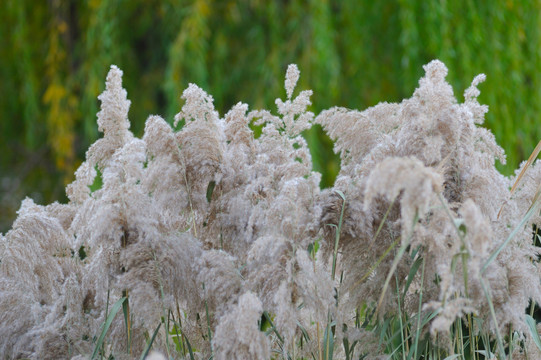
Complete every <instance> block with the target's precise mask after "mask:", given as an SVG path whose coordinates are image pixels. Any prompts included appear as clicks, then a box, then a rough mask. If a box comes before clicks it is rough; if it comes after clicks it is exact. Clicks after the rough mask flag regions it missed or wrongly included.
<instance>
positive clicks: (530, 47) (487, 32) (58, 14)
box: [0, 0, 541, 232]
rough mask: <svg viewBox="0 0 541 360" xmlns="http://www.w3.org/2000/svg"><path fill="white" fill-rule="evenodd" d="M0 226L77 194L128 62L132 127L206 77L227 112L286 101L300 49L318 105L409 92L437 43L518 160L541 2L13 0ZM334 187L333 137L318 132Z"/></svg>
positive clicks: (540, 78) (535, 134) (2, 83)
mask: <svg viewBox="0 0 541 360" xmlns="http://www.w3.org/2000/svg"><path fill="white" fill-rule="evenodd" d="M0 43H1V46H0V94H1V96H0V232H5V231H7V230H8V229H9V228H10V227H11V223H12V221H13V219H14V217H15V211H16V210H17V209H18V207H19V205H20V201H21V199H23V198H24V197H25V196H30V197H32V198H34V199H35V201H36V202H37V203H42V204H45V203H50V202H52V201H54V200H58V201H65V200H66V198H65V194H64V186H65V184H66V183H67V182H70V181H71V180H72V178H73V171H74V169H76V167H77V166H78V164H80V162H81V161H82V159H83V158H84V152H85V150H86V149H87V147H88V145H89V144H91V143H92V142H93V141H94V140H96V139H97V138H98V137H99V134H98V131H97V125H96V122H95V121H96V112H97V111H98V110H99V102H98V101H97V99H96V97H97V96H98V94H100V93H101V92H102V91H103V89H104V81H105V75H106V73H107V71H108V69H109V66H110V65H111V64H116V65H118V66H119V67H120V68H121V69H123V71H124V87H125V88H126V89H127V91H128V97H129V99H130V100H131V101H132V106H131V109H130V115H129V116H130V121H131V123H132V130H133V131H134V133H135V134H136V135H138V136H140V135H141V134H142V130H143V128H144V122H145V119H146V118H147V116H148V115H149V114H160V115H162V116H164V117H165V118H166V119H167V120H168V121H171V122H172V120H173V116H174V114H175V113H177V112H178V111H179V109H180V107H181V105H182V103H181V101H180V95H181V93H182V90H183V89H184V88H186V87H187V85H188V83H190V82H193V83H196V84H198V85H199V86H200V87H202V88H203V89H205V90H206V91H207V92H209V93H210V94H212V95H213V96H214V100H215V106H216V108H217V109H218V110H219V111H220V113H221V114H222V115H223V114H224V113H225V112H226V111H227V110H228V109H229V108H230V107H231V106H232V105H233V104H235V103H237V102H238V101H243V102H245V103H248V104H249V105H250V107H251V108H252V109H254V108H263V107H265V108H268V109H275V106H274V99H275V98H276V97H282V98H283V97H285V91H284V89H283V80H284V74H285V70H286V68H287V65H288V64H289V63H297V64H298V65H299V68H300V70H301V80H300V83H299V87H300V88H301V89H313V90H314V96H313V97H312V100H313V107H312V110H313V111H314V112H316V113H317V112H319V111H320V110H322V109H324V108H328V107H331V106H345V107H348V108H358V109H364V108H366V107H368V106H372V105H375V104H377V103H378V102H380V101H389V102H395V101H400V100H401V99H402V98H404V97H409V96H411V94H412V92H413V90H414V89H415V88H416V86H417V81H418V79H419V77H420V76H422V75H423V69H422V65H423V64H425V63H427V62H428V61H430V60H432V59H434V58H439V59H440V60H442V61H444V62H445V64H446V65H447V66H448V68H449V76H448V80H449V81H450V83H451V84H452V85H453V86H454V89H455V95H456V96H457V98H458V99H459V101H462V100H463V97H462V93H463V91H464V89H465V88H467V87H468V86H469V83H470V82H471V80H472V78H473V77H474V76H475V75H476V74H478V73H481V72H483V73H485V74H486V75H487V81H486V82H485V83H484V84H482V85H481V86H480V89H481V96H480V101H481V102H482V103H485V104H488V105H489V107H490V112H489V114H488V116H487V121H486V126H488V127H489V128H491V129H492V130H493V132H494V134H495V136H496V138H497V140H498V142H499V143H500V144H501V145H502V146H503V147H504V149H505V150H506V152H507V154H508V164H507V165H505V166H502V165H499V168H500V170H501V171H503V172H505V173H506V174H509V173H511V172H512V170H513V169H514V168H516V167H517V165H518V164H519V162H520V161H521V160H522V159H525V158H527V157H528V155H529V153H530V152H531V151H532V150H533V148H534V146H535V144H536V143H537V141H538V140H539V139H540V138H541V126H540V124H541V122H540V121H539V118H540V115H541V86H540V85H541V71H540V70H541V58H540V56H541V53H540V51H541V3H540V2H538V1H511V0H507V1H501V0H493V1H475V0H452V1H451V0H447V1H445V0H441V1H426V0H389V1H368V0H366V1H355V0H350V1H344V0H342V1H340V0H335V1H328V0H305V1H295V0H289V1H287V0H271V1H263V0H240V1H226V0H189V1H188V0H159V1H157V0H114V1H102V0H90V1H68V0H65V1H60V0H48V1H45V0H43V1H33V0H3V1H0ZM306 136H307V138H308V139H309V142H310V144H311V149H312V151H313V157H314V162H315V166H316V169H317V170H319V171H321V172H323V174H324V177H323V183H322V186H329V185H330V184H331V183H332V181H333V178H334V176H335V174H336V171H337V170H338V168H339V163H338V160H337V159H336V158H335V157H334V156H333V155H332V144H330V142H329V140H328V139H327V138H326V137H325V136H324V135H323V134H322V132H321V129H318V128H315V129H313V130H311V131H310V132H309V133H307V134H306Z"/></svg>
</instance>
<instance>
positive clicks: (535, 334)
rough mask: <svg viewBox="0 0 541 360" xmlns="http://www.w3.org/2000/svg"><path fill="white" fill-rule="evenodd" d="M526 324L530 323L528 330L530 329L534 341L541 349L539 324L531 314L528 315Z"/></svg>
mask: <svg viewBox="0 0 541 360" xmlns="http://www.w3.org/2000/svg"><path fill="white" fill-rule="evenodd" d="M526 324H527V325H528V330H530V334H531V335H532V340H533V342H534V343H535V345H536V346H537V348H538V349H539V350H541V338H540V337H539V333H538V332H537V324H536V323H535V319H534V318H533V317H531V316H530V315H526Z"/></svg>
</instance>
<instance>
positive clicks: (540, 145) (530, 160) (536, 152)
mask: <svg viewBox="0 0 541 360" xmlns="http://www.w3.org/2000/svg"><path fill="white" fill-rule="evenodd" d="M539 152H541V140H540V141H539V143H538V144H537V146H536V147H535V149H534V150H533V151H532V153H531V155H530V157H529V158H528V161H526V164H525V165H524V167H523V168H522V170H521V171H520V173H519V174H518V176H517V179H516V180H515V183H514V184H513V186H512V187H511V191H510V193H509V196H511V195H513V194H514V192H515V190H516V189H517V186H518V184H519V183H520V180H522V177H523V176H524V174H525V173H526V170H527V169H528V168H529V167H530V165H532V163H533V161H534V160H535V159H536V158H537V156H538V155H539ZM503 206H504V205H502V207H501V208H500V211H498V219H499V218H500V215H501V213H502V210H503Z"/></svg>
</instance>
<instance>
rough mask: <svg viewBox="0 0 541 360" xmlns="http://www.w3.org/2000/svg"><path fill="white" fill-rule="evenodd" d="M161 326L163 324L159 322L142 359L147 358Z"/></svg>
mask: <svg viewBox="0 0 541 360" xmlns="http://www.w3.org/2000/svg"><path fill="white" fill-rule="evenodd" d="M161 326H162V323H159V324H158V327H157V328H156V330H154V334H152V337H151V338H150V340H149V341H148V344H147V346H146V347H145V351H143V354H142V355H141V360H145V358H146V357H147V355H148V353H149V351H150V349H151V348H152V344H153V343H154V339H156V335H158V330H160V327H161Z"/></svg>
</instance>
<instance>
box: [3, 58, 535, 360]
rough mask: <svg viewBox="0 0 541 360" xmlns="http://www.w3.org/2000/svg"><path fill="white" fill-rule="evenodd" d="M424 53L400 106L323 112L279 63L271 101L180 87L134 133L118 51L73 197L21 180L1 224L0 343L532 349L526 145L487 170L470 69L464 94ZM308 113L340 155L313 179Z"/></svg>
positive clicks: (491, 146)
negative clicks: (222, 108)
mask: <svg viewBox="0 0 541 360" xmlns="http://www.w3.org/2000/svg"><path fill="white" fill-rule="evenodd" d="M424 69H425V76H424V77H423V78H422V79H421V80H420V81H419V87H418V89H417V90H415V92H414V94H413V96H412V97H411V98H409V99H406V100H404V101H402V102H401V103H399V104H388V103H381V104H379V105H377V106H375V107H373V108H369V109H367V110H364V111H357V110H349V109H343V108H331V109H329V110H325V111H323V112H321V113H320V114H319V115H317V116H315V115H314V114H313V113H311V112H310V111H308V109H309V107H310V105H311V102H310V96H311V95H312V92H311V91H301V92H299V93H298V94H296V95H295V87H296V83H297V81H298V79H299V76H300V72H299V70H298V68H297V67H296V66H295V65H290V66H289V67H288V69H287V73H286V79H285V89H286V95H287V98H286V99H285V100H281V99H278V100H276V105H277V113H272V112H270V111H267V110H257V111H248V106H247V105H246V104H242V103H238V104H237V105H235V106H234V107H233V108H232V109H231V110H230V111H229V112H228V113H227V114H225V116H224V117H220V115H219V114H218V113H217V112H216V111H215V109H214V106H213V98H212V96H210V95H209V94H207V93H206V92H205V91H203V90H202V89H201V88H199V87H197V86H196V85H193V84H191V85H190V86H189V87H188V88H187V89H186V90H185V91H184V93H183V95H182V98H183V100H184V106H183V107H182V109H181V110H180V112H179V113H178V114H177V115H176V116H175V121H174V126H171V125H169V124H168V123H167V122H166V121H165V120H164V119H163V118H161V117H160V116H156V115H152V116H150V117H149V118H148V120H147V122H146V126H145V134H144V136H143V137H142V139H138V138H136V137H134V136H133V134H132V133H131V132H130V130H129V128H130V122H129V120H128V110H129V107H130V101H129V100H128V99H127V93H126V91H125V90H124V89H123V88H122V71H121V70H120V69H118V68H117V67H116V66H112V67H111V70H110V72H109V74H108V76H107V81H106V90H105V91H104V92H103V93H102V94H101V95H100V96H99V99H100V100H101V103H102V106H101V111H100V112H99V113H98V129H99V130H100V131H101V132H102V133H103V137H102V138H100V139H99V140H97V141H96V142H95V143H94V144H93V145H92V146H91V147H90V148H89V149H88V151H87V153H86V160H85V161H84V162H83V163H82V164H81V166H80V167H79V168H78V170H77V171H76V179H75V181H74V182H72V183H71V184H69V185H68V186H67V188H66V192H67V195H68V197H69V202H68V203H67V204H58V203H54V204H50V205H46V206H41V205H37V204H35V203H34V202H33V201H32V200H31V199H26V200H25V201H23V203H22V205H21V208H20V210H19V211H18V218H17V220H16V221H15V223H14V224H13V228H12V229H11V230H10V231H9V232H8V233H6V234H5V235H3V236H1V241H0V245H1V246H0V261H1V262H0V289H1V292H0V353H1V354H2V355H3V357H4V358H6V359H22V358H32V359H46V358H58V359H63V358H71V359H83V358H88V357H90V358H100V359H106V358H107V359H111V358H114V359H131V358H144V357H145V356H147V355H148V354H150V350H151V349H152V350H155V351H158V352H159V353H161V354H162V355H160V354H158V353H152V355H150V356H151V357H152V358H160V357H162V356H163V357H167V358H175V359H176V358H179V359H180V358H182V359H209V358H211V357H213V358H214V359H217V360H219V359H269V358H272V359H282V358H284V359H318V360H320V359H358V358H363V359H364V358H370V359H384V358H392V359H394V358H397V359H398V358H400V359H402V358H408V359H412V358H414V359H427V358H434V359H443V358H448V359H453V358H458V357H460V358H467V359H489V358H493V357H495V358H498V359H503V358H514V359H540V358H541V340H540V339H539V335H538V332H537V329H536V322H535V320H534V317H532V315H534V310H535V309H536V307H535V304H539V303H541V282H540V281H541V271H540V270H541V267H540V265H539V253H540V251H539V246H538V245H539V244H540V242H539V240H540V238H539V232H538V230H537V229H538V226H539V224H541V215H540V211H539V209H540V207H539V204H540V202H541V201H540V200H539V197H540V191H541V190H540V184H541V164H540V163H539V161H533V159H534V158H535V157H536V156H537V154H536V153H535V152H534V154H532V159H530V161H528V162H526V163H524V164H523V166H522V167H521V170H522V171H521V172H520V173H519V172H517V175H516V176H514V177H505V176H503V175H502V174H500V173H499V172H498V171H497V170H496V168H495V162H496V161H500V162H504V161H505V154H504V151H503V150H502V149H501V148H500V147H499V146H498V145H497V144H496V142H495V139H494V136H493V135H492V134H491V133H490V131H488V130H486V129H485V128H483V127H481V126H480V125H481V124H482V123H483V119H484V115H485V113H486V112H487V111H488V108H487V107H486V106H483V105H481V104H479V103H478V101H477V96H478V95H479V90H478V89H477V86H478V85H479V83H480V82H482V81H483V80H484V75H479V76H477V77H476V78H475V79H474V80H473V82H472V84H471V87H470V88H468V89H467V90H466V91H465V93H464V98H465V100H464V102H462V103H459V102H457V100H456V98H455V96H454V94H453V90H452V88H451V86H450V85H449V84H448V83H447V82H446V81H445V77H446V75H447V68H446V67H445V65H444V64H443V63H441V62H440V61H437V60H435V61H432V62H430V63H429V64H427V65H426V66H424ZM313 124H320V125H321V126H323V128H324V129H325V131H326V132H327V134H328V135H329V136H330V137H331V138H332V140H333V141H334V144H335V148H334V150H335V152H336V153H338V154H339V155H340V158H341V170H340V173H339V175H338V178H337V179H336V182H335V184H334V186H333V187H332V188H329V189H324V190H321V189H320V187H319V183H320V178H321V175H320V174H319V173H317V172H315V171H313V169H312V161H311V155H310V150H309V148H308V146H307V143H306V141H305V140H304V138H303V137H302V132H303V131H305V130H307V129H309V128H310V127H311V126H312V125H313ZM251 125H259V126H261V128H262V131H261V135H260V136H254V132H253V131H252V127H251ZM537 152H538V151H537ZM513 185H514V186H513ZM527 312H528V313H527Z"/></svg>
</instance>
